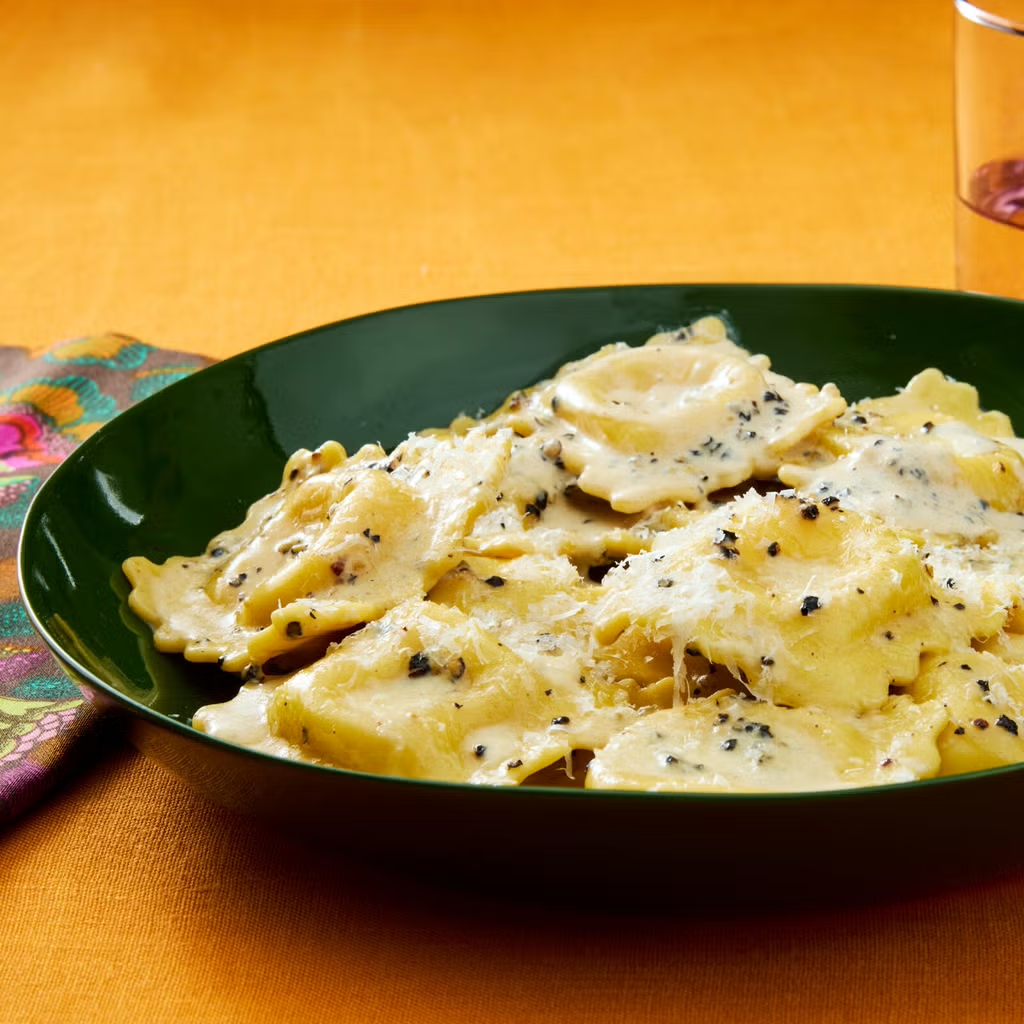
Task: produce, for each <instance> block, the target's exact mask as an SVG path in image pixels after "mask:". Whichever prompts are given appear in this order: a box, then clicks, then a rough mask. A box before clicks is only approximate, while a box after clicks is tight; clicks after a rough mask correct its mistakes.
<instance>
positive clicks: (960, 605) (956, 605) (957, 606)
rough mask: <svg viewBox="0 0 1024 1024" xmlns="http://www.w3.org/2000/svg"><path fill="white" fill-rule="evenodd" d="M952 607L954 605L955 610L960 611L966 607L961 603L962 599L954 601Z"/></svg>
mask: <svg viewBox="0 0 1024 1024" xmlns="http://www.w3.org/2000/svg"><path fill="white" fill-rule="evenodd" d="M953 607H954V608H955V609H956V610H957V611H958V612H962V611H963V610H964V609H965V608H966V607H967V605H965V604H964V603H963V601H957V602H956V604H954V605H953Z"/></svg>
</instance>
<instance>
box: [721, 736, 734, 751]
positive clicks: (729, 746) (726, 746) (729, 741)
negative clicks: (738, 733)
mask: <svg viewBox="0 0 1024 1024" xmlns="http://www.w3.org/2000/svg"><path fill="white" fill-rule="evenodd" d="M722 749H723V750H735V749H736V740H735V739H732V738H731V737H730V738H729V739H727V740H726V741H725V742H724V743H723V744H722Z"/></svg>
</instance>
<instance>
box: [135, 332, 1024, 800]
mask: <svg viewBox="0 0 1024 1024" xmlns="http://www.w3.org/2000/svg"><path fill="white" fill-rule="evenodd" d="M124 571H125V573H126V575H127V577H128V579H129V581H130V583H131V584H132V590H131V594H130V597H129V603H130V606H131V607H132V609H133V610H134V611H135V612H136V614H138V615H139V616H140V617H141V618H143V619H144V620H145V621H146V622H148V623H149V624H150V625H151V627H152V628H153V631H154V643H155V645H156V647H157V649H158V650H160V651H164V652H167V653H173V654H181V655H183V656H184V657H185V658H186V659H188V660H191V661H196V662H215V663H217V664H219V665H220V666H221V667H222V668H223V669H224V670H225V671H227V672H231V673H234V674H236V675H237V676H238V677H239V680H240V689H239V693H238V696H237V697H235V698H233V699H232V700H230V701H228V702H226V703H224V704H217V705H210V706H207V707H204V708H202V709H200V710H199V711H198V712H197V714H196V715H195V717H194V720H193V724H194V725H195V726H196V728H198V729H200V730H202V731H204V732H206V733H208V734H210V735H212V736H216V737H219V738H222V739H225V740H227V741H229V742H234V743H239V744H242V745H244V746H248V747H252V748H255V749H259V750H263V751H265V752H268V753H272V754H276V755H279V756H283V757H290V758H295V759H300V760H306V761H312V762H314V763H317V764H323V765H332V766H336V767H340V768H345V769H349V770H353V771H360V772H371V773H376V774H385V775H393V776H401V777H407V778H417V779H437V780H445V781H455V782H469V783H479V784H492V785H517V784H531V783H543V784H573V785H585V786H586V787H588V788H591V789H626V790H638V789H639V790H647V791H654V792H662V791H670V792H686V791H717V792H738V791H754V792H759V791H764V792H770V791H801V790H820V789H838V788H848V787H855V786H868V785H881V784H891V783H897V782H906V781H910V780H913V779H920V778H928V777H931V776H935V775H943V774H953V773H960V772H967V771H972V770H977V769H984V768H988V767H992V766H996V765H1002V764H1011V763H1015V762H1018V761H1021V760H1024V738H1022V737H1021V735H1020V733H1019V729H1018V722H1019V721H1020V720H1021V717H1022V716H1024V696H1022V694H1024V689H1022V685H1024V684H1022V682H1021V680H1022V678H1024V676H1022V668H1021V666H1022V665H1024V594H1022V585H1021V580H1022V579H1024V442H1021V441H1020V440H1019V439H1017V438H1016V437H1015V435H1014V433H1013V429H1012V426H1011V424H1010V421H1009V419H1008V418H1007V417H1006V416H1004V415H1003V414H1002V413H998V412H986V411H983V410H982V409H981V407H980V405H979V400H978V395H977V392H976V391H975V389H974V388H972V387H971V386H970V385H968V384H965V383H962V382H957V381H952V380H950V379H949V378H947V377H945V376H944V375H943V374H942V373H941V372H940V371H938V370H935V369H927V370H924V371H922V373H920V374H918V375H917V376H916V377H915V378H913V380H911V381H910V383H909V384H908V385H907V387H906V388H904V389H902V390H901V391H900V392H898V393H896V394H894V395H891V396H884V397H880V398H873V399H862V400H860V401H857V402H855V403H853V404H848V403H847V401H846V399H845V398H844V397H843V396H842V395H841V394H840V393H839V391H838V390H837V389H836V388H835V386H834V385H832V384H825V385H824V386H822V387H817V386H815V385H813V384H809V383H798V382H795V381H793V380H791V379H789V378H787V377H785V376H783V375H781V374H779V373H778V372H777V371H775V370H774V369H773V368H772V367H771V364H770V362H769V360H768V358H767V357H766V356H763V355H751V354H750V353H749V352H748V351H746V350H745V349H743V348H741V347H740V346H739V345H738V344H736V342H735V341H733V340H732V339H731V338H730V337H729V336H728V332H727V330H726V327H725V324H724V322H723V321H721V320H720V319H717V318H705V319H703V320H700V321H697V322H696V323H694V324H692V325H690V326H688V327H686V328H683V329H681V330H678V331H673V332H664V333H661V334H658V335H656V336H654V337H653V338H651V339H650V340H649V341H648V342H647V343H646V344H645V345H641V346H636V347H632V346H629V345H626V344H616V345H611V346H607V347H605V348H603V349H601V350H599V351H598V352H595V353H594V354H593V355H591V356H588V357H586V358H585V359H581V360H579V361H577V362H573V363H569V364H566V365H565V366H564V367H562V369H560V370H559V371H558V373H557V374H555V376H554V377H552V378H551V380H548V381H543V382H541V383H539V384H537V385H534V386H532V387H530V388H527V389H524V390H520V391H517V392H515V393H513V394H512V395H510V396H509V398H508V399H507V400H506V401H505V402H504V403H503V404H502V406H501V407H500V408H499V409H497V410H496V411H495V412H494V413H492V414H491V415H489V416H486V417H484V418H471V417H460V418H459V419H457V420H456V421H455V422H453V423H452V424H451V425H450V427H449V428H447V429H431V430H424V431H423V432H421V433H416V434H412V435H410V436H409V437H408V438H407V439H406V440H405V441H404V442H402V443H401V444H400V445H398V446H397V447H396V448H395V449H394V450H393V451H391V452H385V451H384V450H383V449H381V448H379V447H378V446H375V445H368V446H365V447H364V448H361V449H359V450H358V451H356V452H354V453H352V454H351V455H350V454H348V453H347V452H346V451H345V449H344V448H343V447H342V446H341V445H339V444H337V443H336V442H334V441H328V442H326V443H324V444H323V445H322V446H321V447H320V448H319V449H317V450H316V451H306V450H303V451H300V452H297V453H296V454H295V455H293V456H292V458H291V459H290V460H288V462H287V464H286V466H285V468H284V473H283V477H282V482H281V486H280V487H279V488H278V489H277V490H276V491H274V492H273V493H272V494H270V495H267V496H266V497H264V498H262V499H260V500H259V501H257V502H256V503H254V504H253V506H252V507H251V508H250V510H249V514H248V515H247V517H246V519H245V521H244V522H243V523H241V524H240V525H238V526H237V527H234V528H232V529H228V530H225V531H224V532H222V533H220V534H218V535H217V536H216V537H215V538H213V539H212V540H211V542H210V543H209V545H208V546H207V548H206V550H205V551H204V552H203V553H202V554H199V555H195V556H175V557H171V558H168V559H167V560H166V561H165V562H163V563H162V564H156V563H154V562H152V561H150V560H149V559H147V558H144V557H133V558H130V559H128V560H126V562H125V564H124Z"/></svg>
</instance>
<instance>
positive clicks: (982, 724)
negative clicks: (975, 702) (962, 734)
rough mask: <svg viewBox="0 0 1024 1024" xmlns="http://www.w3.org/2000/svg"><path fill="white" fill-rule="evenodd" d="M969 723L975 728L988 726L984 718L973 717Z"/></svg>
mask: <svg viewBox="0 0 1024 1024" xmlns="http://www.w3.org/2000/svg"><path fill="white" fill-rule="evenodd" d="M971 725H973V726H974V728H975V729H987V728H988V722H987V721H986V720H985V719H984V718H976V719H974V721H973V722H971Z"/></svg>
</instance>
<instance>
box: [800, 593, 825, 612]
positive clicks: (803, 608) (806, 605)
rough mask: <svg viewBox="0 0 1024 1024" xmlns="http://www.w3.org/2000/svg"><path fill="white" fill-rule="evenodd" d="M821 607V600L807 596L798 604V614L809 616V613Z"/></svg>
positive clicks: (810, 595)
mask: <svg viewBox="0 0 1024 1024" xmlns="http://www.w3.org/2000/svg"><path fill="white" fill-rule="evenodd" d="M820 607H821V598H818V597H815V596H814V595H813V594H808V595H807V596H806V597H805V598H804V599H803V600H802V601H801V602H800V614H801V615H810V614H811V612H816V611H817V610H818V609H819V608H820Z"/></svg>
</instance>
